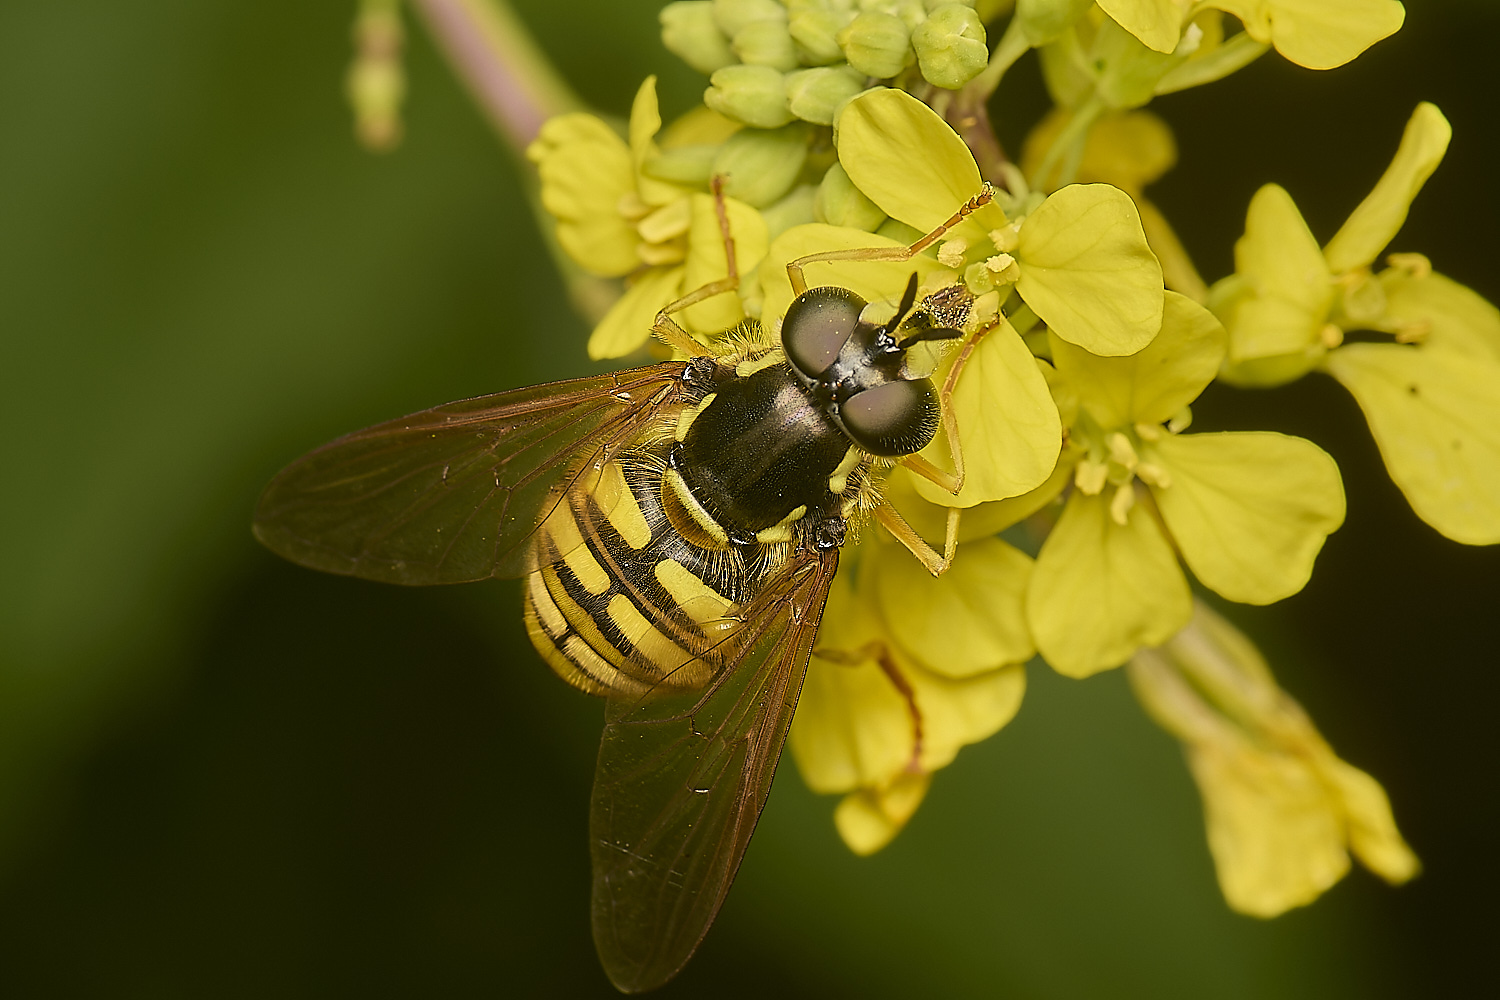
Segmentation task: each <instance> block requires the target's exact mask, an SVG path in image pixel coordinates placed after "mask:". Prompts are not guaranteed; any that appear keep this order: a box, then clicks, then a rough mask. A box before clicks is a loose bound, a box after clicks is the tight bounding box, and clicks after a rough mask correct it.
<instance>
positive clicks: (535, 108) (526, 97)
mask: <svg viewBox="0 0 1500 1000" xmlns="http://www.w3.org/2000/svg"><path fill="white" fill-rule="evenodd" d="M412 2H413V4H414V5H415V6H416V8H417V10H418V11H419V12H420V13H421V16H422V19H423V20H424V21H425V22H426V23H427V27H428V29H429V30H430V31H431V33H432V36H433V38H434V39H436V40H437V43H438V46H439V48H440V49H441V50H442V51H443V54H444V55H445V56H447V58H448V61H449V62H450V63H452V64H453V67H454V69H455V70H457V71H458V75H459V76H460V77H462V78H463V81H464V83H465V84H467V85H468V88H469V90H470V92H471V93H472V94H473V95H474V99H475V100H476V101H477V102H478V103H479V105H480V107H481V108H483V109H484V112H485V114H486V115H487V116H488V118H489V119H490V124H491V125H493V126H494V127H495V130H496V131H497V132H498V133H499V134H500V137H501V138H502V139H504V140H505V142H506V144H507V145H508V146H510V147H511V148H512V149H513V150H515V151H516V152H517V153H520V152H523V151H524V150H525V149H526V146H527V145H528V144H529V143H530V142H531V140H532V139H534V138H536V134H537V131H538V130H539V129H541V127H542V123H543V122H544V121H546V120H547V119H548V118H550V117H552V116H553V115H556V114H561V113H563V112H566V111H576V110H578V109H580V108H581V107H582V102H581V101H580V100H579V99H578V97H577V95H576V94H574V93H573V91H572V90H571V89H570V88H569V87H568V85H567V83H566V82H564V80H563V78H562V77H561V76H560V75H558V73H557V71H556V70H555V69H554V68H553V67H552V64H551V63H550V62H548V60H547V57H546V55H545V54H544V53H543V52H542V50H541V48H540V47H539V46H538V45H537V44H536V40H535V39H533V38H532V37H531V34H530V32H528V31H527V30H526V27H525V25H523V24H522V23H521V20H520V18H518V17H516V15H515V12H514V11H512V10H511V9H510V5H509V4H507V3H506V2H505V0H412Z"/></svg>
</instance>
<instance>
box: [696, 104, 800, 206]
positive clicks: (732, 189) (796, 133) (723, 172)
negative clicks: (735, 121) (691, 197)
mask: <svg viewBox="0 0 1500 1000" xmlns="http://www.w3.org/2000/svg"><path fill="white" fill-rule="evenodd" d="M806 160H807V126H806V125H803V124H802V123H801V122H796V123H794V124H792V125H788V126H786V127H785V128H778V129H769V130H766V129H748V128H747V129H741V130H740V131H738V132H736V133H735V134H734V135H732V136H730V137H729V138H728V140H726V141H725V143H724V145H723V146H721V147H719V153H718V155H717V156H715V157H714V166H713V172H714V173H715V174H718V175H720V176H722V177H723V178H724V193H725V194H726V195H728V196H729V197H731V198H738V199H739V200H740V201H743V202H745V203H746V204H749V205H752V206H754V207H755V208H764V207H766V206H767V205H769V204H771V203H772V202H773V201H776V200H777V199H778V198H780V197H781V196H782V195H784V194H786V193H787V192H788V191H790V190H791V189H792V184H793V183H794V182H795V181H796V180H797V176H798V175H799V174H801V173H802V164H803V163H804V162H806Z"/></svg>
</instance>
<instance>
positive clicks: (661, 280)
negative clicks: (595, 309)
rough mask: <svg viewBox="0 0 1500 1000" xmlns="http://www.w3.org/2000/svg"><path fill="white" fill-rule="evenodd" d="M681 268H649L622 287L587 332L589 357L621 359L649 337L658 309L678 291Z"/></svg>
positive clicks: (679, 288) (638, 347) (643, 343)
mask: <svg viewBox="0 0 1500 1000" xmlns="http://www.w3.org/2000/svg"><path fill="white" fill-rule="evenodd" d="M681 289H682V268H680V267H657V268H652V269H651V270H649V271H647V272H646V273H645V274H643V275H641V277H640V278H639V279H638V280H637V281H636V282H635V284H633V285H631V286H630V287H629V288H628V289H626V291H625V294H624V295H622V296H620V297H619V299H617V300H616V301H615V304H614V305H612V306H610V308H609V312H607V313H605V314H604V318H603V319H602V320H600V321H599V325H598V326H596V327H594V332H593V333H592V334H590V335H589V357H591V358H593V359H594V360H596V361H598V360H601V359H603V358H622V357H624V356H625V355H627V354H630V353H632V352H634V351H638V350H640V349H641V348H642V347H644V346H645V344H646V341H648V340H650V339H651V325H652V324H653V323H655V322H656V314H657V312H659V311H660V310H661V308H662V307H663V306H665V305H667V304H668V303H670V302H672V301H673V300H674V299H676V298H678V297H679V296H681V294H682V291H681Z"/></svg>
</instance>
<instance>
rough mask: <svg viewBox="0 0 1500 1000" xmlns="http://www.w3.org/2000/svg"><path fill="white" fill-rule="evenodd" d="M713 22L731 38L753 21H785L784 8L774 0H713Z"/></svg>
mask: <svg viewBox="0 0 1500 1000" xmlns="http://www.w3.org/2000/svg"><path fill="white" fill-rule="evenodd" d="M713 5H714V23H715V24H717V25H718V26H719V30H720V31H722V32H724V37H725V38H733V37H734V36H735V35H738V34H739V33H740V29H741V28H743V27H744V26H745V25H747V24H751V23H753V22H755V21H785V20H786V8H785V7H783V6H782V5H781V4H779V3H777V2H776V0H713Z"/></svg>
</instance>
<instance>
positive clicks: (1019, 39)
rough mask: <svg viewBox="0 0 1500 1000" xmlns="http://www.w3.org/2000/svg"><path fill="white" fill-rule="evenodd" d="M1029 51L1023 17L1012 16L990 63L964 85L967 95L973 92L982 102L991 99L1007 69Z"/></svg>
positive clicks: (1029, 46)
mask: <svg viewBox="0 0 1500 1000" xmlns="http://www.w3.org/2000/svg"><path fill="white" fill-rule="evenodd" d="M1029 51H1031V40H1030V39H1029V38H1027V37H1026V32H1025V31H1023V30H1021V19H1020V18H1019V17H1013V18H1011V19H1010V26H1009V27H1007V28H1006V29H1005V34H1004V35H1001V36H1000V42H999V44H997V45H996V46H995V51H994V52H992V53H991V54H990V62H989V65H988V66H986V67H985V68H984V71H983V72H981V73H980V74H979V75H978V76H976V77H975V78H974V79H972V80H970V81H969V82H968V83H967V84H966V85H965V86H964V95H965V97H968V96H969V95H970V94H972V95H974V97H975V98H976V99H977V102H978V103H980V104H983V103H984V102H985V101H987V100H989V98H990V95H991V94H993V93H994V92H995V91H996V90H998V89H999V87H1000V80H1001V78H1002V77H1004V76H1005V73H1006V71H1007V70H1009V69H1010V68H1011V67H1012V66H1014V65H1015V64H1016V60H1017V59H1020V58H1021V57H1022V56H1024V55H1025V54H1026V53H1027V52H1029Z"/></svg>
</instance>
